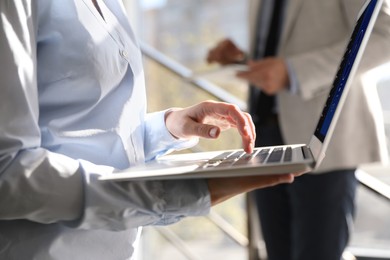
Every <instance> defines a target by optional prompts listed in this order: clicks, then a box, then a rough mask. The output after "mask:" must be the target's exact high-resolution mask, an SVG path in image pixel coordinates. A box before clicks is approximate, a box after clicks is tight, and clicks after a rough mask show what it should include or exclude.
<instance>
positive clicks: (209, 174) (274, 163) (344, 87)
mask: <svg viewBox="0 0 390 260" xmlns="http://www.w3.org/2000/svg"><path fill="white" fill-rule="evenodd" d="M382 1H383V0H368V1H366V3H365V4H364V5H363V7H362V9H361V11H360V13H359V15H358V19H357V22H356V25H355V28H354V30H353V33H352V36H351V38H350V41H349V43H348V45H347V48H346V51H345V54H344V56H343V58H342V60H341V64H340V66H339V69H338V72H337V74H336V77H335V79H334V82H333V87H332V89H331V90H330V93H329V96H328V99H327V101H326V103H325V106H324V109H323V112H322V114H321V116H320V118H319V122H318V124H317V127H316V129H315V131H314V134H313V136H312V137H311V139H310V142H309V144H295V145H283V146H272V147H271V146H270V147H257V148H255V149H254V152H253V153H252V154H246V153H245V152H244V151H243V150H242V149H241V150H228V151H227V150H223V151H213V152H199V153H187V154H172V155H166V156H163V157H161V158H159V159H157V160H155V161H152V162H149V163H146V164H143V165H139V166H135V167H131V168H129V169H126V170H121V171H117V172H114V173H112V174H108V175H105V176H102V177H101V178H100V180H104V181H107V180H108V181H112V180H116V181H121V180H123V181H124V180H157V179H160V180H162V179H186V178H187V179H188V178H216V177H238V176H255V175H271V174H282V173H291V172H302V171H311V170H313V169H315V168H317V167H318V166H319V165H320V163H321V161H322V160H323V158H324V157H325V152H326V148H327V147H328V144H329V142H330V139H331V137H332V133H333V130H334V128H335V125H336V122H337V119H338V117H339V114H340V112H341V109H342V106H343V103H344V101H345V99H346V96H347V92H348V89H349V88H350V85H351V82H352V78H353V75H354V73H355V71H356V68H357V67H358V63H359V61H360V59H361V57H362V54H363V51H364V48H365V46H366V44H367V41H368V38H369V35H370V34H371V31H372V28H373V26H374V23H375V20H376V18H377V16H378V13H379V10H380V8H381V5H382Z"/></svg>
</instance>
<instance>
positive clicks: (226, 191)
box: [207, 173, 301, 206]
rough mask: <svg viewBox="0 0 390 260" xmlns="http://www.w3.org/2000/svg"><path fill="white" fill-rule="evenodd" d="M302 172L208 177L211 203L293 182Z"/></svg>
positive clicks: (214, 203)
mask: <svg viewBox="0 0 390 260" xmlns="http://www.w3.org/2000/svg"><path fill="white" fill-rule="evenodd" d="M300 174H301V173H296V174H293V173H289V174H281V175H269V176H248V177H235V178H214V179H208V180H207V184H208V187H209V192H210V197H211V205H212V206H214V205H216V204H218V203H221V202H223V201H225V200H227V199H229V198H232V197H234V196H236V195H238V194H241V193H245V192H249V191H253V190H255V189H261V188H266V187H271V186H275V185H277V184H282V183H292V182H293V181H294V177H295V176H298V175H300Z"/></svg>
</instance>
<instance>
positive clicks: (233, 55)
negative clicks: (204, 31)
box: [207, 39, 245, 65]
mask: <svg viewBox="0 0 390 260" xmlns="http://www.w3.org/2000/svg"><path fill="white" fill-rule="evenodd" d="M244 59H245V53H244V52H243V51H242V50H240V49H239V48H238V47H237V46H236V45H235V44H234V43H233V42H232V41H231V40H230V39H224V40H222V41H221V42H219V43H218V44H217V45H216V46H215V47H214V48H212V49H211V50H210V51H209V52H208V54H207V62H208V63H213V62H217V63H219V64H221V65H226V64H232V63H238V62H242V61H243V60H244Z"/></svg>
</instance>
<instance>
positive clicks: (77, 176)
mask: <svg viewBox="0 0 390 260" xmlns="http://www.w3.org/2000/svg"><path fill="white" fill-rule="evenodd" d="M98 3H99V5H100V7H101V9H102V14H103V17H102V16H101V15H100V14H99V12H98V11H97V10H96V8H95V7H94V6H93V4H92V1H90V0H68V1H54V0H30V1H28V0H24V1H14V0H3V1H0V13H1V15H0V25H1V26H0V59H1V63H2V66H1V69H0V259H18V260H20V259H39V260H42V259H131V257H132V255H133V254H134V248H135V245H134V243H136V241H137V237H138V234H137V233H138V227H140V226H145V225H165V224H170V223H174V222H176V221H178V220H179V219H181V218H182V217H185V216H189V215H191V216H196V215H204V214H207V212H208V210H209V207H210V198H209V193H208V189H207V185H206V183H205V182H204V181H203V180H197V181H166V182H160V181H149V182H122V183H110V182H104V183H103V182H99V181H98V180H97V179H98V177H99V176H100V175H104V174H107V173H110V172H112V171H113V170H114V169H124V168H127V167H131V166H132V165H134V164H136V163H138V162H143V161H145V160H151V159H154V158H155V157H156V156H159V155H162V154H165V153H167V152H169V151H171V150H174V149H182V148H187V147H189V146H191V145H194V143H195V142H196V140H189V141H180V140H176V139H174V138H173V137H172V136H171V135H170V134H169V132H168V131H167V129H166V127H165V123H164V111H162V112H157V113H152V114H146V99H145V86H144V73H143V69H142V60H141V53H140V51H139V48H138V45H137V42H136V40H135V37H134V34H133V33H132V30H131V28H130V25H129V23H128V20H127V17H126V15H125V12H124V9H123V6H122V4H121V2H120V1H119V0H107V1H103V0H98Z"/></svg>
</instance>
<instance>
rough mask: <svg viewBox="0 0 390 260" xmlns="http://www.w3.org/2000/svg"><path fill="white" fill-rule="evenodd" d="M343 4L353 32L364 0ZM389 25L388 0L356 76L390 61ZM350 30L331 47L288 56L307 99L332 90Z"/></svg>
mask: <svg viewBox="0 0 390 260" xmlns="http://www.w3.org/2000/svg"><path fill="white" fill-rule="evenodd" d="M341 7H342V10H343V13H344V16H345V18H344V20H345V21H346V23H347V24H348V26H349V28H350V33H351V32H352V29H353V27H354V26H355V23H356V17H357V10H358V9H359V8H360V7H361V5H360V2H359V1H352V0H344V1H341ZM389 24H390V16H389V1H388V0H385V1H384V3H383V6H382V8H381V10H380V13H379V16H378V19H377V21H376V24H375V26H374V28H373V31H372V34H371V36H370V39H369V42H368V44H367V46H366V49H365V52H364V55H363V57H362V60H361V63H360V65H359V68H358V70H357V72H356V76H355V77H356V78H357V77H359V75H361V74H362V73H364V72H366V71H367V70H369V69H371V68H374V67H376V66H379V65H381V64H384V63H386V62H388V61H389V60H390V45H389V44H388V42H389V41H390V26H389ZM350 33H347V34H346V37H345V39H342V40H341V41H339V42H335V43H334V44H332V45H331V46H326V47H323V48H319V49H315V50H312V51H309V52H305V53H300V54H297V55H292V56H290V57H287V59H288V61H289V63H290V64H291V66H292V67H293V68H294V72H295V74H296V77H297V80H298V82H299V92H298V93H299V95H300V96H301V97H302V98H303V99H305V100H309V99H313V98H315V97H318V96H320V95H323V94H325V93H327V92H328V91H329V88H330V87H331V85H332V81H333V79H334V76H335V73H336V70H337V68H338V65H339V63H340V61H341V56H342V55H343V52H344V50H345V48H346V44H347V40H348V39H349V36H350ZM308 64H310V66H308Z"/></svg>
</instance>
